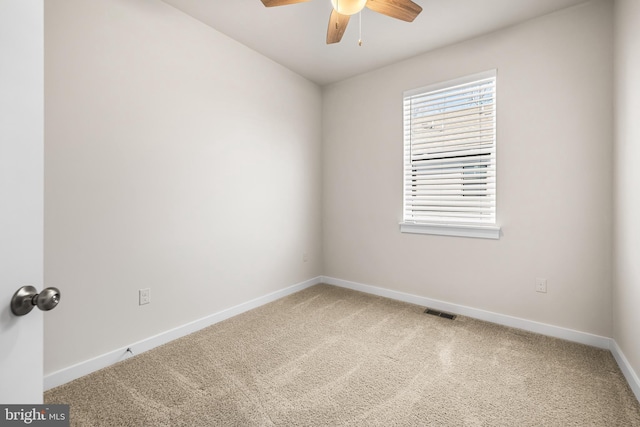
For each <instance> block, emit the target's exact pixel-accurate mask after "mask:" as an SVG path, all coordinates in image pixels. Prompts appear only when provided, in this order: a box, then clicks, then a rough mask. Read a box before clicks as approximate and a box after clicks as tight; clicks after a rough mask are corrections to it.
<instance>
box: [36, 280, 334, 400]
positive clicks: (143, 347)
mask: <svg viewBox="0 0 640 427" xmlns="http://www.w3.org/2000/svg"><path fill="white" fill-rule="evenodd" d="M318 283H322V277H315V278H313V279H309V280H306V281H304V282H302V283H298V284H297V285H293V286H290V287H288V288H284V289H281V290H279V291H275V292H272V293H270V294H267V295H264V296H261V297H259V298H255V299H252V300H251V301H247V302H245V303H242V304H239V305H236V306H235V307H231V308H228V309H226V310H222V311H220V312H218V313H214V314H212V315H209V316H206V317H203V318H202V319H198V320H195V321H193V322H190V323H187V324H186V325H183V326H179V327H177V328H174V329H171V330H169V331H166V332H163V333H161V334H158V335H155V336H152V337H149V338H146V339H144V340H142V341H138V342H136V343H133V344H131V345H129V346H127V347H123V348H120V349H117V350H114V351H111V352H109V353H106V354H103V355H100V356H98V357H95V358H93V359H90V360H87V361H84V362H80V363H78V364H76V365H73V366H69V367H68V368H64V369H61V370H59V371H56V372H52V373H51V374H48V375H45V377H44V389H45V390H49V389H52V388H54V387H58V386H60V385H62V384H66V383H68V382H70V381H73V380H75V379H77V378H80V377H83V376H85V375H88V374H90V373H92V372H95V371H97V370H100V369H102V368H106V367H107V366H110V365H113V364H114V363H117V362H120V361H122V360H124V359H127V358H129V357H131V356H132V354H131V353H128V352H127V349H131V351H132V352H133V354H135V355H137V354H140V353H143V352H145V351H147V350H151V349H152V348H155V347H158V346H160V345H162V344H166V343H168V342H170V341H173V340H175V339H178V338H180V337H183V336H185V335H189V334H191V333H193V332H196V331H199V330H200V329H203V328H206V327H207V326H211V325H213V324H215V323H218V322H221V321H223V320H225V319H228V318H230V317H233V316H236V315H238V314H240V313H244V312H245V311H249V310H252V309H254V308H257V307H260V306H261V305H265V304H268V303H270V302H273V301H275V300H278V299H280V298H283V297H286V296H287V295H291V294H293V293H296V292H299V291H301V290H303V289H306V288H308V287H310V286H313V285H317V284H318Z"/></svg>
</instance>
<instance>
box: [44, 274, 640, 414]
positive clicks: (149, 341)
mask: <svg viewBox="0 0 640 427" xmlns="http://www.w3.org/2000/svg"><path fill="white" fill-rule="evenodd" d="M319 283H327V284H329V285H334V286H339V287H342V288H347V289H353V290H356V291H360V292H365V293H368V294H372V295H378V296H381V297H385V298H391V299H395V300H398V301H404V302H408V303H411V304H416V305H421V306H424V307H430V308H435V309H437V310H442V311H446V312H451V313H454V314H460V315H462V316H467V317H472V318H474V319H479V320H484V321H487V322H492V323H497V324H499V325H504V326H509V327H512V328H518V329H523V330H526V331H530V332H535V333H539V334H543V335H548V336H551V337H555V338H561V339H565V340H568V341H573V342H577V343H581V344H586V345H591V346H594V347H599V348H603V349H608V350H610V351H611V353H612V354H613V356H614V358H615V359H616V362H617V363H618V366H619V367H620V370H621V371H622V373H623V374H624V376H625V378H626V379H627V382H628V383H629V386H630V387H631V389H632V390H633V393H634V394H635V396H636V398H637V399H638V400H639V401H640V379H638V375H637V374H636V372H635V371H634V370H633V368H632V367H631V365H630V364H629V362H628V360H627V358H626V357H625V355H624V353H622V350H621V349H620V347H619V346H618V344H617V343H616V342H615V340H613V339H611V338H606V337H602V336H599V335H593V334H589V333H586V332H580V331H575V330H572V329H567V328H562V327H559V326H553V325H547V324H544V323H539V322H534V321H531V320H526V319H521V318H518V317H512V316H507V315H504V314H499V313H493V312H490V311H485V310H480V309H477V308H472V307H467V306H463V305H458V304H453V303H448V302H444V301H440V300H435V299H431V298H426V297H421V296H418V295H412V294H407V293H404V292H398V291H393V290H390V289H385V288H379V287H376V286H371V285H365V284H362V283H357V282H351V281H348V280H342V279H336V278H333V277H326V276H319V277H315V278H313V279H309V280H306V281H304V282H302V283H298V284H296V285H293V286H290V287H288V288H284V289H281V290H279V291H276V292H272V293H270V294H267V295H264V296H262V297H259V298H255V299H253V300H251V301H247V302H245V303H242V304H239V305H236V306H234V307H231V308H228V309H226V310H222V311H220V312H218V313H214V314H212V315H209V316H206V317H204V318H202V319H199V320H196V321H193V322H190V323H187V324H186V325H183V326H180V327H177V328H174V329H171V330H169V331H166V332H163V333H161V334H158V335H155V336H152V337H149V338H146V339H144V340H141V341H138V342H136V343H134V344H131V345H129V346H127V347H123V348H120V349H117V350H114V351H111V352H109V353H106V354H103V355H101V356H98V357H95V358H93V359H90V360H87V361H84V362H80V363H78V364H76V365H73V366H70V367H68V368H64V369H61V370H59V371H56V372H53V373H51V374H48V375H46V376H45V377H44V389H45V390H49V389H52V388H54V387H58V386H60V385H62V384H66V383H68V382H70V381H73V380H75V379H77V378H80V377H82V376H85V375H88V374H90V373H92V372H95V371H97V370H100V369H102V368H106V367H107V366H110V365H113V364H114V363H117V362H120V361H122V360H124V359H126V358H128V357H131V353H128V352H127V349H131V351H132V352H133V354H140V353H143V352H145V351H147V350H151V349H152V348H155V347H158V346H160V345H162V344H166V343H168V342H170V341H173V340H175V339H178V338H180V337H183V336H185V335H188V334H190V333H193V332H196V331H198V330H200V329H203V328H206V327H207V326H211V325H213V324H215V323H218V322H221V321H223V320H225V319H228V318H230V317H233V316H236V315H238V314H241V313H244V312H245V311H249V310H252V309H254V308H257V307H260V306H261V305H264V304H268V303H270V302H273V301H275V300H278V299H280V298H283V297H285V296H287V295H291V294H293V293H296V292H299V291H301V290H303V289H306V288H308V287H311V286H313V285H317V284H319Z"/></svg>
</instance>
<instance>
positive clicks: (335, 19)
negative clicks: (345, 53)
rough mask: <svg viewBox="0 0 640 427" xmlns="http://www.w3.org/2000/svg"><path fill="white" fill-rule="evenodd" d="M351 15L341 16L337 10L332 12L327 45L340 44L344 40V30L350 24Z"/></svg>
mask: <svg viewBox="0 0 640 427" xmlns="http://www.w3.org/2000/svg"><path fill="white" fill-rule="evenodd" d="M349 18H350V16H349V15H341V14H339V13H338V12H336V10H335V9H333V10H332V11H331V17H330V18H329V28H328V29H327V44H332V43H338V42H339V41H340V40H342V35H343V34H344V30H346V29H347V24H348V23H349Z"/></svg>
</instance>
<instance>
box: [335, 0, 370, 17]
mask: <svg viewBox="0 0 640 427" xmlns="http://www.w3.org/2000/svg"><path fill="white" fill-rule="evenodd" d="M331 4H332V5H333V8H334V9H335V11H336V12H338V13H339V14H340V15H354V14H356V13H358V12H360V11H361V10H362V9H364V6H365V5H366V4H367V0H331Z"/></svg>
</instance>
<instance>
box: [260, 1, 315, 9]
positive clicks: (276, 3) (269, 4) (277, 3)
mask: <svg viewBox="0 0 640 427" xmlns="http://www.w3.org/2000/svg"><path fill="white" fill-rule="evenodd" d="M306 1H309V0H262V4H264V5H265V6H267V7H273V6H286V5H288V4H296V3H304V2H306Z"/></svg>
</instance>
